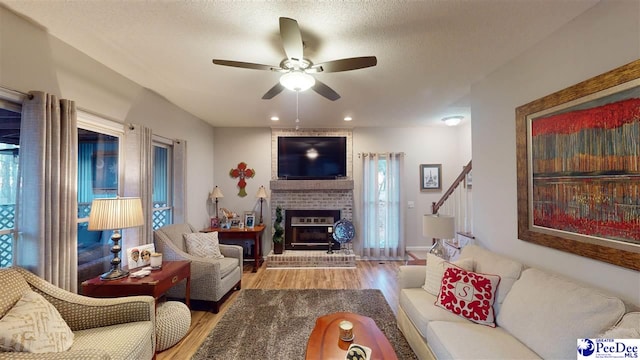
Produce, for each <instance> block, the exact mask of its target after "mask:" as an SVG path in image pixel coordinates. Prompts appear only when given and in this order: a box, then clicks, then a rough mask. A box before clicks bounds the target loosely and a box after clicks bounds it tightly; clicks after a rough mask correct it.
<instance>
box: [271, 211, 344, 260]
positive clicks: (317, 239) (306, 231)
mask: <svg viewBox="0 0 640 360" xmlns="http://www.w3.org/2000/svg"><path fill="white" fill-rule="evenodd" d="M338 220H340V210H285V234H284V239H285V240H284V244H285V250H325V251H326V250H328V249H329V241H331V244H332V245H331V248H332V249H333V250H339V249H340V244H339V243H338V242H336V241H335V240H333V236H332V231H333V224H334V223H335V222H336V221H338Z"/></svg>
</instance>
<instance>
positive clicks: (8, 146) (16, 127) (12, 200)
mask: <svg viewBox="0 0 640 360" xmlns="http://www.w3.org/2000/svg"><path fill="white" fill-rule="evenodd" d="M20 118H21V115H20V106H19V105H17V104H13V103H8V102H4V101H2V100H0V268H2V267H7V266H11V265H12V263H13V248H14V247H13V244H14V234H15V231H14V227H15V208H16V192H17V190H18V159H19V153H20V149H19V148H20Z"/></svg>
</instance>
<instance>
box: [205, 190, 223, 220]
mask: <svg viewBox="0 0 640 360" xmlns="http://www.w3.org/2000/svg"><path fill="white" fill-rule="evenodd" d="M209 197H210V198H211V200H213V199H215V201H216V219H220V217H219V216H218V199H219V198H223V197H224V195H222V190H220V188H219V187H217V186H216V187H215V188H213V191H212V192H211V195H209Z"/></svg>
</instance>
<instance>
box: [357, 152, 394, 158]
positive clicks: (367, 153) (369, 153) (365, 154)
mask: <svg viewBox="0 0 640 360" xmlns="http://www.w3.org/2000/svg"><path fill="white" fill-rule="evenodd" d="M373 154H396V155H406V154H405V153H404V152H395V153H394V152H383V153H372V152H366V153H364V152H362V153H358V157H361V156H364V157H367V156H369V155H373Z"/></svg>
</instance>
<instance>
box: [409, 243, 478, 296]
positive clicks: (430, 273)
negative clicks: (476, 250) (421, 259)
mask: <svg viewBox="0 0 640 360" xmlns="http://www.w3.org/2000/svg"><path fill="white" fill-rule="evenodd" d="M445 264H448V263H447V262H446V261H445V260H444V259H443V258H440V257H437V256H435V255H433V254H431V253H428V254H427V275H426V277H425V279H424V285H422V288H423V289H424V290H425V291H426V292H428V293H429V294H431V295H434V296H438V293H439V292H440V285H441V284H442V275H444V265H445ZM453 264H454V265H456V266H458V267H461V268H463V269H465V270H469V271H471V270H473V259H460V260H458V261H454V262H453Z"/></svg>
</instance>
